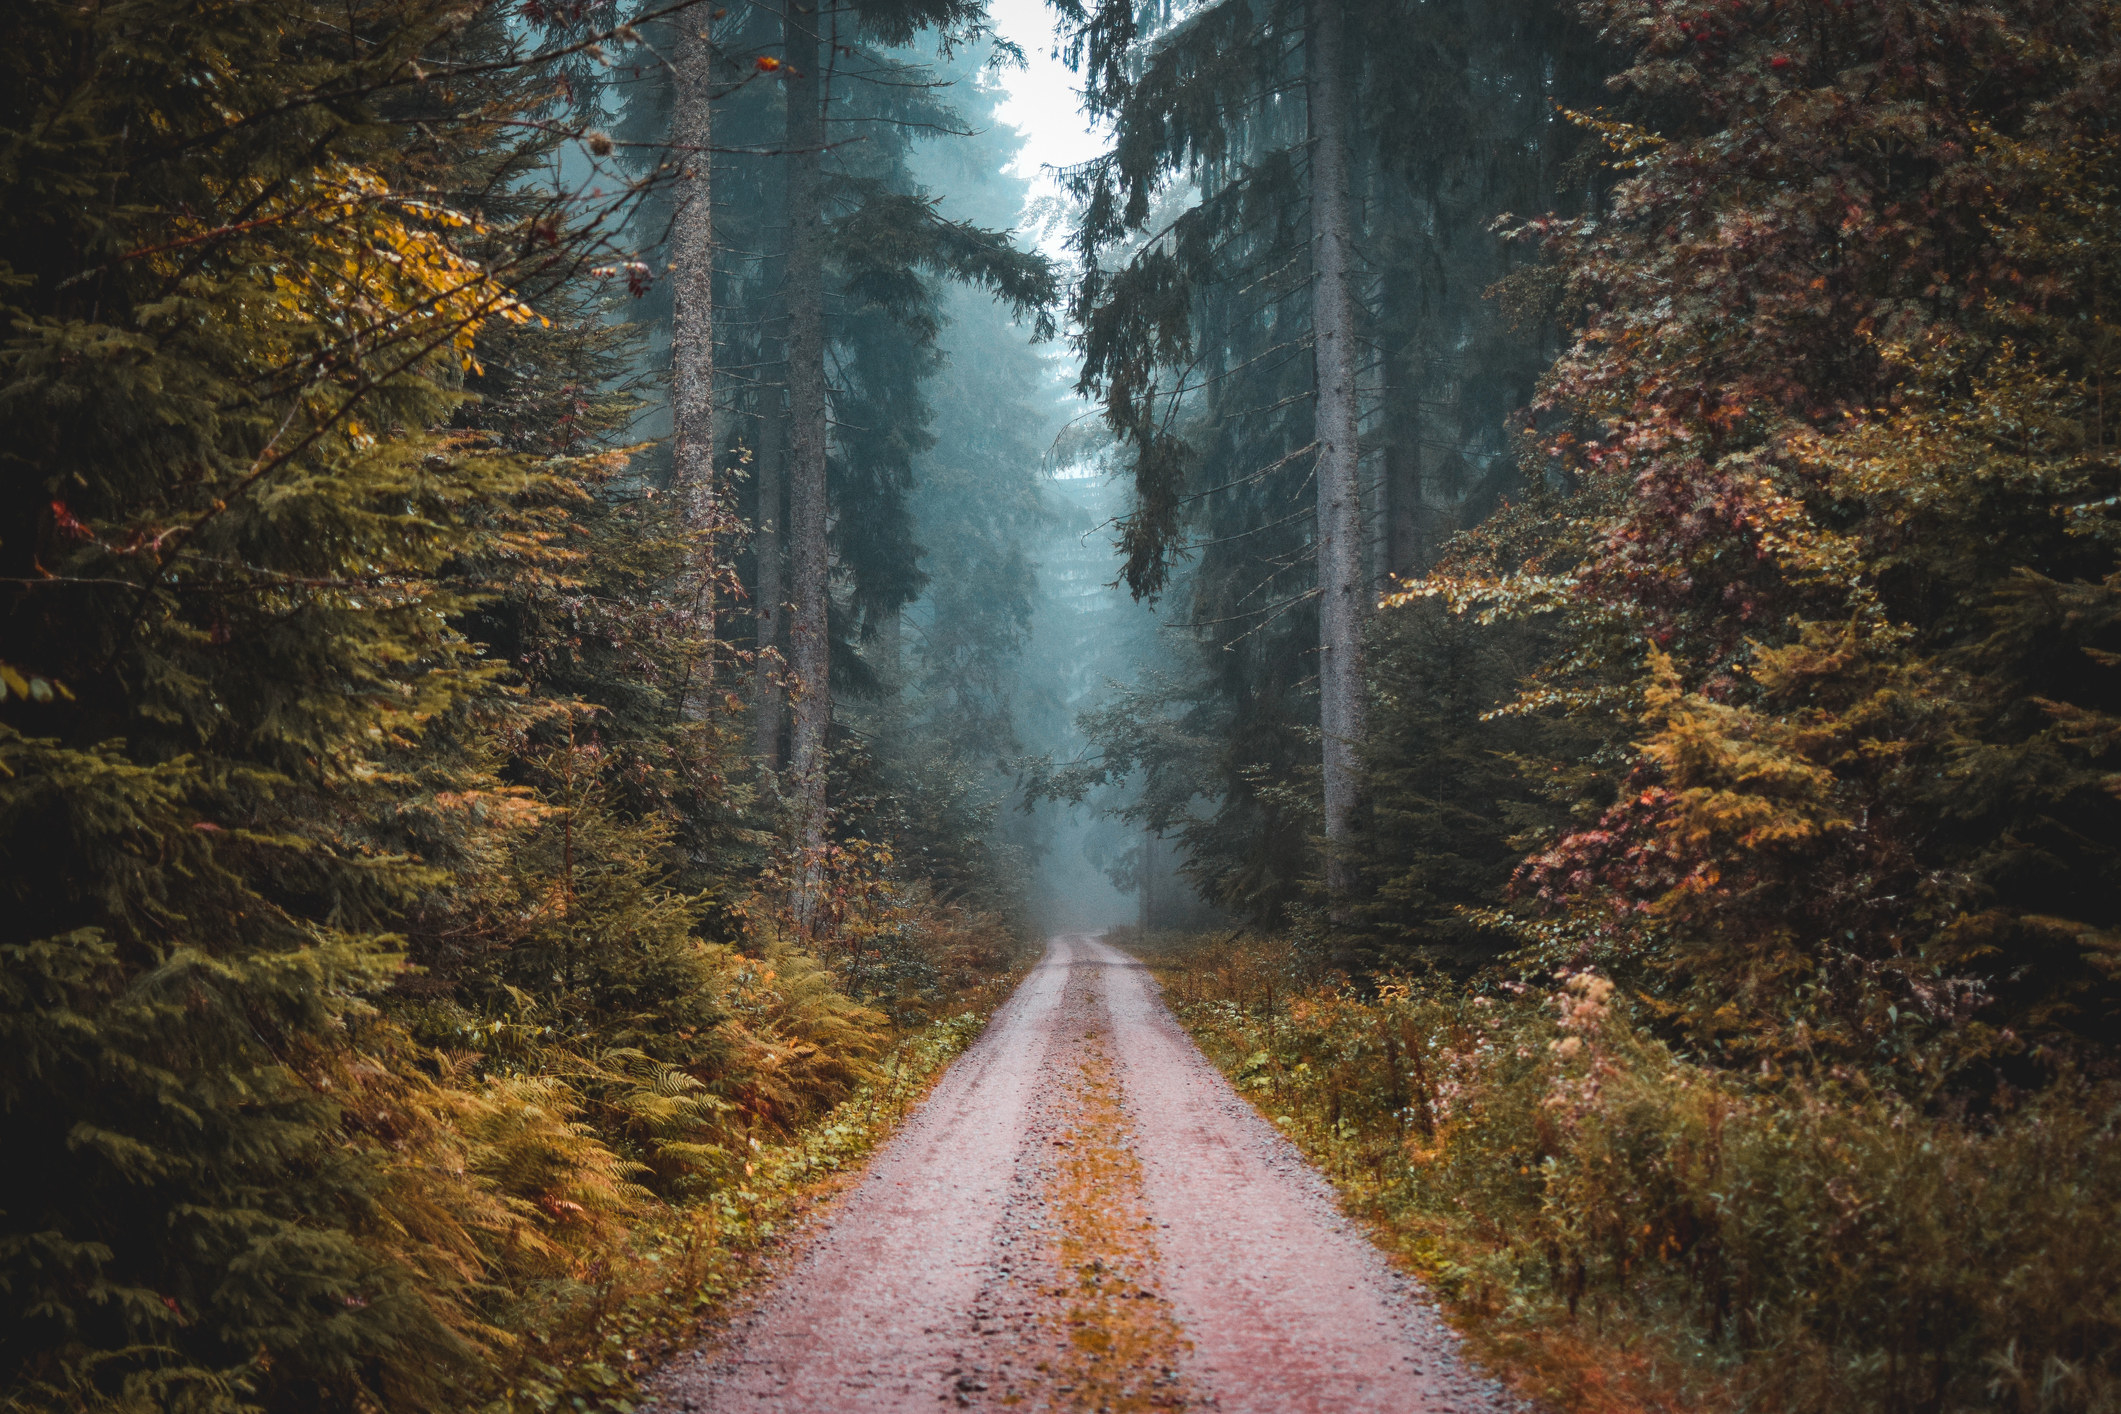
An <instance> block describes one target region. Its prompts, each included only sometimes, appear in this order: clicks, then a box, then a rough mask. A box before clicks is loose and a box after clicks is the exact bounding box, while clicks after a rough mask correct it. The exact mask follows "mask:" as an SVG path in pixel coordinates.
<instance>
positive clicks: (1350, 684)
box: [1305, 0, 1368, 899]
mask: <svg viewBox="0 0 2121 1414" xmlns="http://www.w3.org/2000/svg"><path fill="white" fill-rule="evenodd" d="M1343 31H1344V20H1343V17H1342V10H1341V0H1310V14H1309V33H1308V34H1307V35H1306V40H1307V43H1306V46H1305V47H1306V50H1307V59H1308V65H1307V69H1308V72H1307V73H1306V75H1305V87H1306V90H1307V97H1308V102H1309V120H1310V138H1311V193H1310V195H1311V335H1312V341H1313V358H1314V360H1315V365H1314V366H1315V370H1316V373H1315V376H1316V379H1317V400H1316V404H1315V407H1316V415H1317V431H1316V434H1315V435H1316V439H1317V443H1318V462H1317V479H1318V531H1317V543H1318V649H1319V663H1318V697H1319V727H1320V729H1321V731H1322V733H1323V735H1324V737H1325V751H1324V758H1325V759H1324V767H1325V796H1326V799H1325V813H1326V887H1327V889H1328V890H1329V891H1330V892H1331V894H1332V895H1333V897H1334V898H1335V899H1339V898H1341V897H1343V896H1344V895H1345V894H1346V893H1347V890H1348V885H1349V883H1350V875H1349V865H1348V860H1347V857H1346V854H1347V846H1348V844H1349V835H1350V831H1351V829H1352V827H1353V823H1354V819H1355V800H1356V792H1357V784H1358V781H1357V776H1358V768H1357V761H1356V748H1357V745H1358V743H1359V742H1360V741H1361V739H1362V731H1363V676H1362V626H1363V619H1364V618H1365V616H1366V614H1365V611H1366V609H1367V608H1368V594H1367V588H1368V586H1367V585H1365V584H1364V582H1363V572H1362V505H1361V487H1360V483H1359V481H1358V459H1359V457H1360V454H1361V448H1360V445H1359V443H1358V441H1357V434H1356V418H1357V410H1356V387H1355V375H1356V367H1357V361H1356V348H1355V307H1354V295H1353V292H1352V290H1351V289H1350V287H1349V274H1348V267H1349V258H1350V254H1351V252H1350V249H1349V247H1350V245H1351V243H1352V237H1351V228H1352V226H1353V213H1352V212H1351V210H1350V202H1349V197H1348V136H1347V90H1346V65H1345V63H1344V61H1343V58H1342V49H1343V47H1344V32H1343Z"/></svg>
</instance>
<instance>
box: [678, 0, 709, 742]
mask: <svg viewBox="0 0 2121 1414" xmlns="http://www.w3.org/2000/svg"><path fill="white" fill-rule="evenodd" d="M677 22H678V24H679V26H680V27H681V30H682V33H683V37H682V38H681V39H680V41H679V43H678V45H677V53H676V68H677V105H676V112H675V115H674V118H673V120H672V125H671V139H672V145H673V147H674V149H675V151H674V153H673V161H674V163H675V165H676V167H677V169H678V172H679V181H678V188H677V213H676V216H675V218H674V219H673V221H672V223H671V232H670V285H671V331H670V413H671V422H672V430H673V432H674V434H675V435H674V448H673V458H672V460H673V468H672V470H673V472H674V475H675V479H676V483H677V485H676V490H677V493H678V495H679V497H680V498H681V499H680V502H679V504H680V505H681V506H682V507H683V513H684V519H685V531H686V540H687V542H688V546H689V549H690V554H689V556H688V563H687V565H686V577H687V580H688V584H687V591H688V597H689V599H690V600H691V610H692V614H693V618H694V632H695V633H697V634H698V635H699V636H700V637H701V639H702V640H703V641H704V644H705V647H704V648H703V650H702V653H701V657H700V660H699V661H698V662H696V663H695V664H694V665H693V670H692V673H691V677H690V679H689V681H688V690H687V692H686V701H685V703H684V712H685V715H686V716H687V717H688V718H690V719H692V720H698V719H699V718H701V717H703V716H705V715H706V714H707V712H708V710H709V707H708V698H709V696H710V694H711V693H712V691H713V688H714V666H715V665H714V653H715V649H714V642H715V594H714V591H715V574H716V566H715V543H714V537H715V530H716V528H717V521H718V520H719V516H720V506H719V505H718V504H717V487H716V484H715V477H714V452H715V443H714V437H715V428H714V202H713V199H712V193H713V180H714V166H713V162H712V160H711V158H710V156H709V153H708V148H709V147H710V146H711V139H712V136H713V113H712V108H711V100H712V96H713V85H714V68H713V66H714V46H713V44H712V42H711V41H710V40H709V38H708V36H707V34H706V32H705V25H706V23H707V21H706V18H705V16H704V14H700V13H693V14H685V15H680V16H679V17H678V21H677Z"/></svg>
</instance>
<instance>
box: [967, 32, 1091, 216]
mask: <svg viewBox="0 0 2121 1414" xmlns="http://www.w3.org/2000/svg"><path fill="white" fill-rule="evenodd" d="M988 14H989V15H990V16H991V17H992V18H993V22H994V28H995V29H996V30H997V31H998V32H999V33H1000V34H1001V36H1002V37H1003V38H1004V39H1008V40H1011V41H1013V42H1014V43H1015V44H1017V45H1018V46H1019V47H1021V48H1022V49H1023V51H1024V67H1023V68H1021V69H1003V70H1001V71H1000V72H999V73H997V74H996V75H995V80H996V82H997V83H999V84H1000V85H1001V87H1002V88H1004V89H1006V90H1007V91H1008V94H1009V97H1008V100H1007V101H1006V102H1004V103H1003V104H1002V105H1001V108H1000V110H999V112H998V113H997V115H996V116H998V117H999V118H1000V119H1001V120H1002V121H1003V122H1005V123H1007V124H1008V125H1009V126H1010V127H1012V128H1015V129H1016V130H1017V131H1018V132H1019V133H1021V134H1023V139H1024V145H1023V149H1022V151H1021V152H1020V153H1019V154H1018V156H1017V159H1016V166H1015V169H1014V170H1015V172H1016V174H1017V175H1018V176H1021V177H1024V178H1026V179H1028V180H1029V181H1030V182H1031V183H1032V190H1031V197H1032V200H1033V201H1034V202H1035V201H1037V200H1038V199H1040V198H1041V197H1055V196H1058V195H1059V194H1060V188H1059V187H1058V186H1057V185H1056V184H1055V183H1054V180H1053V174H1052V173H1051V172H1050V171H1047V170H1045V169H1046V168H1049V167H1072V166H1074V165H1075V164H1076V163H1079V162H1087V161H1089V160H1090V159H1091V158H1093V157H1095V156H1097V155H1098V154H1099V153H1101V152H1103V151H1104V150H1105V143H1106V134H1105V131H1104V129H1103V127H1102V126H1101V125H1099V126H1093V125H1092V123H1091V122H1090V120H1089V118H1087V117H1085V116H1084V114H1083V111H1082V100H1081V99H1080V98H1079V97H1078V96H1077V94H1076V76H1075V75H1074V74H1073V73H1072V72H1070V71H1069V68H1068V66H1067V65H1066V64H1063V63H1062V62H1061V61H1060V59H1059V57H1058V56H1057V55H1056V54H1055V53H1054V52H1053V51H1054V49H1055V47H1056V45H1057V43H1058V39H1057V36H1056V34H1055V32H1054V14H1053V9H1052V7H1051V6H1050V5H1048V4H1047V3H1046V0H988ZM1040 234H1041V237H1042V242H1043V244H1045V245H1046V246H1047V248H1048V249H1049V250H1050V251H1051V252H1052V253H1053V254H1056V255H1058V254H1059V253H1060V251H1059V243H1060V233H1059V232H1058V231H1046V232H1043V233H1040Z"/></svg>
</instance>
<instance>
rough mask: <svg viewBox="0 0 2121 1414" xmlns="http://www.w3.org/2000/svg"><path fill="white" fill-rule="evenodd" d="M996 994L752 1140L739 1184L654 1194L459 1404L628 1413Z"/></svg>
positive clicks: (536, 1306)
mask: <svg viewBox="0 0 2121 1414" xmlns="http://www.w3.org/2000/svg"><path fill="white" fill-rule="evenodd" d="M999 995H1001V993H1000V992H999V991H997V992H996V993H995V994H994V995H989V996H984V997H982V998H981V999H980V1002H979V1004H978V1005H977V1006H976V1007H975V1008H973V1009H969V1010H965V1011H962V1012H959V1013H958V1014H956V1015H952V1016H946V1017H943V1018H941V1019H939V1020H934V1021H931V1022H928V1023H927V1024H925V1025H922V1026H921V1027H919V1029H917V1030H915V1031H913V1032H912V1033H911V1034H909V1035H907V1036H905V1037H904V1038H903V1039H902V1040H900V1041H899V1042H898V1044H897V1045H895V1046H894V1047H892V1049H891V1050H890V1052H889V1053H888V1054H887V1055H886V1056H885V1057H884V1058H883V1060H882V1061H881V1063H880V1064H879V1065H878V1066H877V1067H876V1071H875V1075H874V1078H872V1079H871V1080H869V1081H867V1082H865V1083H864V1084H863V1085H862V1086H861V1087H860V1088H859V1089H857V1090H856V1091H855V1092H854V1093H853V1094H852V1095H850V1096H848V1097H847V1098H846V1099H845V1100H843V1101H842V1102H841V1103H840V1104H838V1105H837V1106H835V1107H833V1108H832V1109H831V1110H829V1111H827V1112H826V1113H824V1114H823V1115H822V1116H820V1117H819V1118H818V1119H817V1120H816V1121H815V1122H813V1123H811V1124H809V1125H806V1126H805V1127H803V1128H802V1129H800V1130H799V1131H797V1132H796V1133H795V1134H793V1135H792V1136H790V1137H789V1138H788V1139H787V1140H786V1141H784V1142H778V1143H760V1142H758V1141H757V1140H755V1139H754V1140H752V1141H750V1142H749V1143H748V1144H747V1146H746V1149H747V1152H748V1157H747V1158H745V1159H744V1160H743V1161H742V1163H741V1174H740V1176H739V1177H738V1178H737V1179H736V1180H735V1181H734V1182H732V1183H731V1184H729V1185H727V1186H724V1187H718V1188H716V1189H714V1190H713V1191H711V1192H707V1193H704V1194H701V1195H699V1196H697V1197H696V1198H694V1199H692V1200H690V1201H684V1202H676V1203H664V1204H657V1205H655V1206H654V1208H653V1209H652V1210H651V1211H650V1212H649V1213H647V1214H646V1216H645V1217H644V1218H643V1219H642V1220H641V1221H640V1222H639V1224H638V1226H636V1227H634V1228H633V1229H632V1230H631V1232H630V1233H628V1235H627V1236H626V1237H625V1238H624V1239H623V1240H621V1241H619V1242H616V1243H614V1244H613V1245H612V1246H611V1247H610V1248H609V1249H607V1250H606V1251H605V1252H603V1253H602V1254H600V1255H598V1256H596V1257H594V1258H592V1259H591V1260H588V1261H585V1262H582V1263H580V1264H578V1266H577V1267H576V1269H575V1270H574V1271H572V1272H570V1273H569V1274H567V1275H566V1276H565V1277H564V1278H561V1279H559V1280H556V1281H554V1282H552V1283H550V1284H549V1285H548V1286H546V1287H545V1288H544V1289H542V1290H541V1291H539V1292H537V1293H535V1295H534V1297H533V1299H532V1302H531V1303H530V1309H528V1310H526V1311H524V1312H523V1314H522V1317H521V1322H520V1328H521V1332H522V1336H523V1339H521V1340H520V1342H518V1343H517V1344H516V1346H515V1350H514V1354H513V1355H512V1357H511V1358H509V1359H507V1360H506V1361H504V1362H503V1363H501V1364H499V1365H497V1366H496V1367H495V1369H494V1374H493V1381H494V1383H493V1387H492V1388H491V1389H490V1390H488V1391H486V1392H485V1393H484V1395H483V1397H482V1398H480V1399H478V1400H469V1401H467V1405H469V1406H470V1407H474V1408H478V1409H481V1410H484V1411H488V1414H522V1412H523V1411H548V1410H575V1411H597V1410H608V1411H613V1414H630V1411H631V1410H633V1409H634V1407H635V1405H636V1402H637V1401H638V1399H639V1397H640V1388H639V1381H640V1380H641V1379H642V1378H644V1377H645V1376H646V1375H647V1374H648V1373H649V1372H650V1371H652V1370H653V1369H654V1368H655V1366H656V1364H657V1363H658V1361H659V1358H660V1357H661V1356H662V1355H664V1354H665V1353H667V1352H668V1351H670V1350H671V1349H672V1348H673V1347H674V1346H676V1345H677V1344H678V1343H680V1342H681V1341H682V1340H684V1339H685V1338H686V1337H687V1336H688V1335H689V1334H690V1333H692V1332H693V1331H694V1330H695V1329H696V1328H697V1327H698V1325H699V1323H700V1322H701V1321H702V1319H704V1318H705V1317H707V1316H709V1315H711V1314H712V1313H713V1311H714V1310H715V1309H716V1308H717V1307H719V1306H720V1305H721V1304H722V1303H723V1302H725V1301H726V1300H728V1299H729V1298H730V1297H731V1296H732V1295H734V1294H736V1293H737V1292H739V1291H741V1290H742V1289H743V1288H744V1287H745V1286H746V1284H747V1283H748V1282H749V1281H750V1280H751V1278H752V1277H753V1276H754V1275H756V1273H757V1271H758V1270H759V1268H758V1263H757V1257H758V1254H759V1253H760V1251H761V1249H762V1248H764V1247H766V1246H767V1245H768V1244H770V1243H771V1242H772V1241H773V1239H774V1238H775V1237H776V1236H777V1235H778V1234H779V1233H781V1232H782V1231H783V1230H784V1229H785V1228H786V1227H787V1225H788V1224H789V1222H790V1221H791V1220H792V1219H793V1218H794V1217H796V1216H797V1215H798V1214H799V1213H800V1212H801V1211H802V1210H803V1209H804V1208H806V1207H807V1206H809V1204H810V1203H811V1202H812V1201H813V1200H814V1199H815V1198H816V1197H817V1196H819V1194H820V1192H821V1190H823V1189H825V1188H827V1187H828V1186H829V1185H830V1184H831V1183H832V1181H833V1180H834V1179H835V1178H836V1177H837V1176H839V1175H840V1174H842V1173H844V1172H846V1171H848V1170H849V1169H851V1168H852V1167H854V1166H855V1165H857V1164H859V1162H860V1161H861V1160H862V1159H863V1158H864V1157H865V1156H866V1155H867V1154H868V1153H869V1152H870V1151H871V1150H872V1149H873V1148H875V1147H876V1145H877V1144H878V1143H879V1142H881V1141H882V1140H883V1139H885V1138H888V1137H889V1136H890V1134H891V1133H892V1131H893V1130H895V1129H896V1128H897V1126H898V1124H899V1122H900V1121H901V1120H903V1119H904V1118H905V1116H906V1114H907V1112H908V1111H909V1110H910V1109H911V1108H912V1107H913V1106H914V1105H915V1104H916V1103H918V1102H919V1100H920V1099H921V1098H922V1097H923V1096H924V1095H925V1094H926V1093H927V1091H928V1089H929V1087H930V1085H931V1084H932V1083H933V1082H934V1081H935V1080H936V1079H937V1078H938V1077H939V1076H940V1075H941V1074H942V1072H943V1070H944V1068H945V1067H946V1066H947V1065H948V1064H949V1063H950V1062H951V1060H953V1059H954V1058H955V1057H956V1056H957V1055H958V1054H959V1053H960V1052H962V1051H963V1050H964V1049H965V1048H966V1047H967V1046H969V1045H971V1044H972V1042H973V1041H974V1040H976V1039H978V1037H979V1034H980V1031H981V1029H982V1028H983V1027H984V1026H985V1024H986V1013H987V1010H988V1009H989V1008H990V1007H991V1005H992V1003H993V1002H994V1001H995V1000H997V999H998V996H999Z"/></svg>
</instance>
